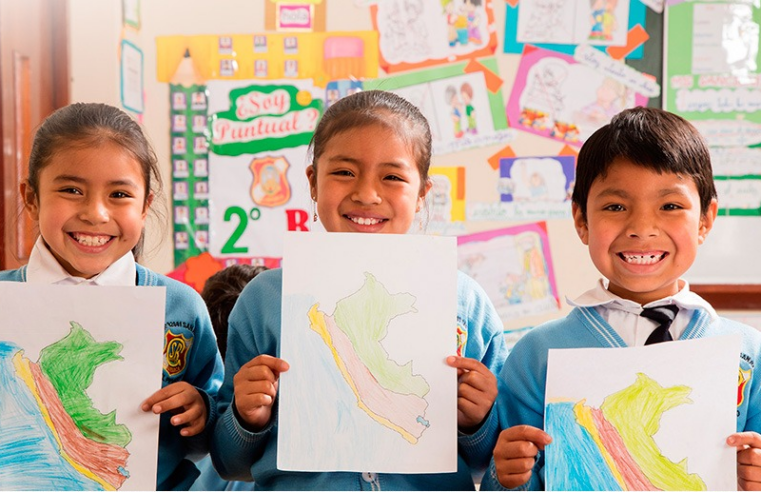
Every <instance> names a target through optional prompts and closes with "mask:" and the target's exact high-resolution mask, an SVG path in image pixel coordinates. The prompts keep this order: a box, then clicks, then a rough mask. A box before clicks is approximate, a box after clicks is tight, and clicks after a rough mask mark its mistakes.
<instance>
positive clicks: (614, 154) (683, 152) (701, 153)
mask: <svg viewBox="0 0 761 492" xmlns="http://www.w3.org/2000/svg"><path fill="white" fill-rule="evenodd" d="M619 159H623V160H626V161H629V162H631V163H633V164H636V165H638V166H642V167H645V168H647V169H652V170H653V171H656V172H658V173H674V174H680V175H683V176H689V177H690V178H692V179H693V180H694V181H695V185H696V186H697V189H698V194H699V196H700V210H701V213H703V214H705V213H706V211H707V210H708V206H709V205H710V203H711V200H712V199H714V198H716V187H715V186H714V183H713V172H712V170H711V155H710V154H709V151H708V146H707V145H706V142H705V140H704V139H703V137H702V136H701V135H700V133H698V130H697V129H696V128H695V127H694V126H692V125H691V124H690V123H689V122H687V120H685V119H684V118H682V117H681V116H678V115H675V114H673V113H669V112H668V111H663V110H661V109H657V108H646V107H637V108H631V109H626V110H624V111H622V112H620V113H618V114H617V115H616V116H614V117H613V119H612V120H611V121H610V123H609V124H607V125H605V126H603V127H602V128H600V129H598V130H597V131H596V132H594V133H593V134H592V136H591V137H589V139H587V141H586V142H584V145H583V146H582V147H581V151H580V152H579V157H578V162H577V165H576V182H575V184H574V188H573V196H572V200H573V203H575V204H576V205H577V206H578V207H579V209H580V210H581V213H582V216H583V217H584V219H585V220H586V217H587V198H588V197H589V189H590V188H591V187H592V183H593V182H594V181H595V179H597V178H598V177H601V178H605V176H606V175H607V172H608V169H609V168H610V166H611V164H613V163H614V162H615V161H616V160H619Z"/></svg>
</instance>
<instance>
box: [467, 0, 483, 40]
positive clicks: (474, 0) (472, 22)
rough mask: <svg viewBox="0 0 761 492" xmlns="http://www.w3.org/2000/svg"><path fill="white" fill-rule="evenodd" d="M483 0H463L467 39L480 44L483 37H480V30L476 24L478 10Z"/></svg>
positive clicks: (478, 16)
mask: <svg viewBox="0 0 761 492" xmlns="http://www.w3.org/2000/svg"><path fill="white" fill-rule="evenodd" d="M482 3H483V0H465V17H466V20H467V22H468V41H469V42H471V43H473V44H481V43H482V42H483V39H482V38H481V31H479V29H478V26H479V25H480V22H481V21H480V16H481V13H480V12H479V10H480V7H481V5H482Z"/></svg>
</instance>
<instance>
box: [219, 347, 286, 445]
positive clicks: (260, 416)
mask: <svg viewBox="0 0 761 492" xmlns="http://www.w3.org/2000/svg"><path fill="white" fill-rule="evenodd" d="M288 367H289V366H288V363H287V362H286V361H284V360H283V359H278V358H277V357H272V356H270V355H260V356H258V357H256V358H254V359H252V360H250V361H248V362H247V363H246V364H244V365H243V366H242V367H241V368H240V370H239V371H238V374H236V375H235V376H234V377H233V388H234V390H235V408H236V409H237V410H238V415H240V417H241V418H242V419H243V420H244V422H245V423H246V424H248V428H249V429H250V430H253V431H259V430H261V429H262V428H263V427H264V426H265V425H267V422H269V421H270V417H271V416H272V404H273V403H275V396H277V382H278V378H279V377H280V373H281V372H285V371H287V370H288Z"/></svg>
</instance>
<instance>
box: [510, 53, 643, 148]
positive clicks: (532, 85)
mask: <svg viewBox="0 0 761 492" xmlns="http://www.w3.org/2000/svg"><path fill="white" fill-rule="evenodd" d="M575 54H576V56H575V57H571V56H568V55H564V54H562V53H556V52H553V51H549V50H545V49H541V48H534V47H532V46H526V48H525V49H524V51H523V56H522V58H521V62H520V65H519V67H518V74H517V75H516V77H515V81H514V83H513V87H512V91H511V93H510V98H509V100H508V103H507V118H508V120H509V121H510V125H511V126H514V127H516V128H519V129H521V130H524V131H527V132H530V133H535V134H537V135H541V136H544V137H549V138H553V139H555V140H559V141H562V142H566V143H568V144H571V145H575V146H580V145H581V144H582V143H583V142H584V140H585V139H586V138H587V137H589V135H591V134H592V133H593V132H594V131H595V130H596V129H598V128H599V127H601V126H603V125H604V124H606V123H608V122H609V121H610V119H611V118H612V117H613V115H615V114H616V113H618V112H619V111H621V110H623V109H625V108H630V107H634V106H643V105H646V104H647V97H645V96H643V95H642V94H640V93H639V92H637V91H639V90H642V88H643V87H647V88H648V89H650V90H651V91H653V92H655V89H656V88H657V84H655V83H654V82H652V81H650V80H649V79H647V78H646V77H645V76H644V75H642V74H639V73H637V72H636V71H634V69H632V68H630V67H628V66H626V65H624V64H623V63H621V62H618V61H615V60H612V59H611V58H609V57H606V56H605V55H604V54H602V53H599V52H598V51H596V50H591V49H590V48H588V47H585V46H584V45H581V46H578V47H577V48H576V52H575ZM590 59H591V60H594V61H595V63H594V64H593V63H591V62H590ZM594 65H596V68H595V67H594ZM653 85H654V86H653Z"/></svg>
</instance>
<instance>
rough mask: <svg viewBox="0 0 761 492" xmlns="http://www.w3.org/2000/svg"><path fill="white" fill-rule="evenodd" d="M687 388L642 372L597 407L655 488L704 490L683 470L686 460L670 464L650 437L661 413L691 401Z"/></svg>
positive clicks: (697, 481)
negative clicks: (670, 384)
mask: <svg viewBox="0 0 761 492" xmlns="http://www.w3.org/2000/svg"><path fill="white" fill-rule="evenodd" d="M691 391H692V390H691V388H689V387H688V386H672V387H669V388H664V387H662V386H661V385H660V384H658V383H657V382H656V381H654V380H653V379H651V378H649V377H648V376H646V375H645V374H642V373H638V374H637V380H636V381H635V382H634V384H632V385H631V386H629V387H628V388H625V389H623V390H621V391H619V392H618V393H614V394H612V395H610V396H608V397H607V398H605V400H604V401H603V403H602V405H600V409H601V410H602V412H603V415H604V416H605V418H606V419H607V420H608V421H609V422H610V423H611V424H613V426H614V427H615V428H616V429H617V430H618V432H619V434H620V435H621V438H622V439H623V441H624V445H625V446H626V449H628V450H629V452H630V453H631V455H632V457H633V459H634V460H635V461H636V462H637V465H639V468H640V469H641V470H642V473H644V474H645V476H646V477H647V478H648V479H649V480H650V482H651V483H652V484H653V485H654V486H655V487H656V489H657V490H706V484H705V482H703V480H702V479H701V478H700V476H698V475H697V474H695V473H692V474H690V473H688V472H687V460H686V459H684V460H682V461H680V462H679V463H674V462H673V461H670V460H669V459H668V458H666V457H665V456H663V455H662V454H661V451H660V449H659V448H658V445H657V443H656V442H655V440H654V439H653V436H654V435H655V434H656V433H657V432H658V429H659V428H660V422H661V417H662V416H663V413H664V412H666V411H668V410H670V409H672V408H674V407H677V406H679V405H684V404H688V403H692V400H690V399H689V398H688V396H689V394H690V392H691Z"/></svg>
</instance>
